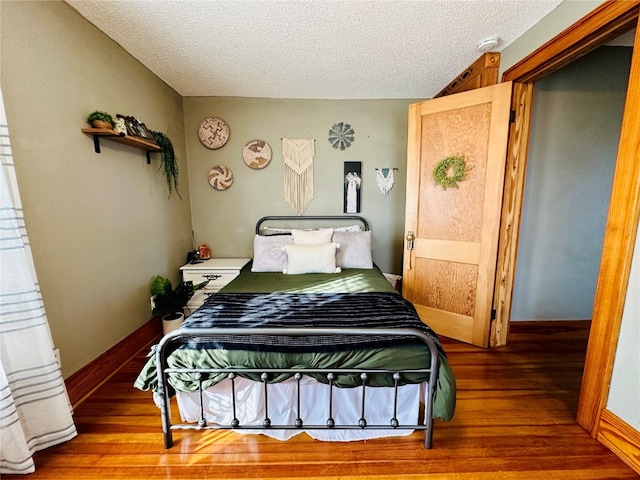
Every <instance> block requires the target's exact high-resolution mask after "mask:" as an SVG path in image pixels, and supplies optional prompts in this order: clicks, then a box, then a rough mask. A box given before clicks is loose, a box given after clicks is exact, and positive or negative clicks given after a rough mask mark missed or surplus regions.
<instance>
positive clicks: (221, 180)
mask: <svg viewBox="0 0 640 480" xmlns="http://www.w3.org/2000/svg"><path fill="white" fill-rule="evenodd" d="M207 178H208V179H209V185H211V186H212V187H213V188H215V189H216V190H226V189H227V188H229V187H230V186H231V184H232V183H233V172H232V171H231V170H229V168H228V167H225V166H224V165H216V166H215V167H213V168H212V169H211V170H209V175H208V176H207Z"/></svg>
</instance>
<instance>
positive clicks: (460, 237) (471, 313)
mask: <svg viewBox="0 0 640 480" xmlns="http://www.w3.org/2000/svg"><path fill="white" fill-rule="evenodd" d="M510 105H511V83H510V82H508V83H502V84H499V85H495V86H491V87H485V88H480V89H477V90H472V91H469V92H464V93H459V94H456V95H451V96H446V97H442V98H437V99H433V100H427V101H424V102H420V103H416V104H413V105H410V107H409V138H408V146H407V155H408V159H407V199H406V202H407V203H406V216H405V232H406V233H407V234H409V232H412V235H413V237H414V239H413V241H412V242H411V241H408V240H405V252H404V254H405V255H404V265H403V294H404V296H405V297H406V298H407V299H408V300H409V301H411V302H412V303H413V304H414V305H415V307H416V309H417V310H418V313H419V315H420V318H421V319H422V320H423V321H424V322H425V323H427V324H428V325H430V326H431V327H432V328H433V329H434V330H435V331H436V332H437V333H438V334H440V335H444V336H446V337H450V338H454V339H457V340H460V341H463V342H466V343H471V344H473V345H478V346H481V347H487V346H488V343H489V333H490V322H491V310H492V301H493V290H494V288H493V287H494V281H495V271H496V254H497V246H498V236H499V227H500V211H501V206H502V189H503V184H504V169H505V158H506V149H507V139H508V129H509V116H510ZM455 155H462V156H463V157H464V159H465V163H466V166H467V167H466V179H465V180H463V181H461V182H459V183H458V185H457V187H455V188H447V189H444V188H442V187H441V186H440V185H437V184H436V183H435V182H434V180H433V178H432V171H433V169H434V167H435V166H436V165H437V164H438V163H439V162H440V161H441V160H443V159H444V158H447V157H451V156H455Z"/></svg>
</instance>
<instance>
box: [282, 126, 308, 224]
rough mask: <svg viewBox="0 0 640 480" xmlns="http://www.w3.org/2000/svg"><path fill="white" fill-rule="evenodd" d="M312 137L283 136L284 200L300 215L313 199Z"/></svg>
mask: <svg viewBox="0 0 640 480" xmlns="http://www.w3.org/2000/svg"><path fill="white" fill-rule="evenodd" d="M315 154H316V148H315V140H314V139H313V138H283V139H282V156H283V157H284V201H285V202H287V204H288V205H289V206H290V207H291V208H293V211H294V212H296V213H297V214H298V215H302V214H303V213H304V211H305V210H306V209H307V207H308V206H309V203H311V200H313V157H314V156H315Z"/></svg>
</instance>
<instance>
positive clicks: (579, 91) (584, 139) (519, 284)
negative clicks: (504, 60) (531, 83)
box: [511, 47, 631, 320]
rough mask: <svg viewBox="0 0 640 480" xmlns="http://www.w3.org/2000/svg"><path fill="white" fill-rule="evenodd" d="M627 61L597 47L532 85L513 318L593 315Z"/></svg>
mask: <svg viewBox="0 0 640 480" xmlns="http://www.w3.org/2000/svg"><path fill="white" fill-rule="evenodd" d="M630 62H631V49H630V48H627V47H601V48H599V49H597V50H595V51H593V52H591V53H590V54H588V55H586V56H584V57H582V58H580V59H578V60H576V61H574V62H573V63H571V64H569V65H567V66H566V67H564V68H563V69H561V70H558V71H557V72H555V73H552V74H551V75H549V76H547V77H545V78H543V79H542V80H540V81H539V82H536V85H535V94H534V103H533V115H532V121H531V138H530V144H529V155H528V160H527V176H526V184H525V196H524V205H523V211H522V224H521V228H520V243H519V246H518V262H517V266H516V279H515V286H514V291H513V306H512V311H511V317H512V320H554V319H589V318H591V314H592V310H593V299H594V296H595V288H596V281H597V278H598V271H599V269H600V256H601V253H602V241H603V237H604V227H605V222H606V219H607V213H608V208H609V197H610V195H611V182H612V179H613V170H614V167H615V163H616V154H617V151H618V140H619V138H620V126H621V121H622V111H623V107H624V101H625V97H626V91H627V84H628V79H629V68H630Z"/></svg>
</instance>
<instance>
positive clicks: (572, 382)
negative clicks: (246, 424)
mask: <svg viewBox="0 0 640 480" xmlns="http://www.w3.org/2000/svg"><path fill="white" fill-rule="evenodd" d="M512 325H513V324H512ZM555 325H556V326H554V327H549V323H536V324H529V323H527V324H521V325H516V326H514V327H513V328H512V333H511V335H510V344H509V346H508V347H505V348H501V349H497V350H482V349H478V348H475V347H470V346H467V345H464V344H461V343H457V342H453V341H449V340H446V339H443V343H445V349H446V351H447V352H448V355H449V358H450V361H451V364H452V366H453V370H454V372H455V374H456V377H457V382H458V405H457V410H456V414H455V417H454V419H453V420H452V421H451V422H449V423H445V422H442V421H436V424H435V431H434V448H433V449H432V450H425V449H424V448H423V435H422V434H421V433H415V434H413V435H411V436H408V437H399V438H393V439H380V440H370V441H366V442H354V443H323V442H318V441H314V440H311V439H310V438H309V437H307V436H306V435H304V434H303V435H299V436H297V437H295V438H294V439H292V440H290V441H288V442H279V441H277V440H271V439H268V438H265V437H261V436H256V435H239V434H235V433H233V432H211V431H209V432H205V433H198V432H176V433H175V435H174V438H175V440H176V444H175V446H174V447H173V448H172V449H170V450H165V449H164V448H163V446H162V434H161V430H160V416H159V413H158V410H157V409H156V407H155V406H154V405H153V403H152V401H151V398H150V394H149V393H147V392H140V391H137V390H135V389H134V388H132V386H131V385H132V383H133V381H134V378H135V376H136V374H137V372H138V370H139V369H140V366H141V365H142V363H143V362H144V360H145V359H144V355H142V354H141V355H139V356H138V357H136V358H135V359H134V360H133V361H131V362H128V363H127V364H126V365H124V367H123V369H122V370H121V371H120V372H119V373H117V374H116V375H115V376H114V377H113V378H112V379H111V380H110V381H109V382H108V383H107V384H106V385H104V386H103V387H102V388H100V389H99V390H98V391H97V392H95V393H94V394H93V395H91V396H90V397H89V398H88V399H87V400H86V401H85V402H84V403H82V404H81V405H80V406H79V407H78V408H77V409H76V412H75V420H76V423H77V427H78V430H79V432H80V434H79V436H78V437H77V438H75V439H74V440H72V441H70V442H68V443H66V444H63V445H59V446H57V447H53V448H50V449H48V450H46V451H44V452H39V453H38V454H36V456H35V461H36V473H34V474H33V475H29V476H28V477H19V476H13V475H7V476H3V479H5V480H9V479H15V478H22V479H24V478H28V479H29V480H31V479H33V480H35V479H75V480H81V479H110V480H112V479H146V480H151V479H167V478H171V479H181V480H184V479H212V478H252V479H255V478H265V479H275V478H318V479H328V478H344V479H364V478H395V479H410V478H434V479H527V480H529V479H538V478H540V479H542V478H544V479H563V480H566V479H589V480H593V479H620V478H637V475H636V474H635V473H634V472H633V471H632V470H631V469H630V468H629V467H627V466H626V465H625V464H624V463H623V462H622V461H621V460H619V459H618V458H617V457H616V456H615V455H614V454H613V453H611V452H610V451H609V450H608V449H606V448H605V447H603V446H602V445H601V444H600V443H598V442H597V441H595V440H593V439H592V438H591V437H590V436H589V435H588V434H587V433H586V432H585V431H584V430H583V429H582V428H580V427H579V426H578V425H577V424H576V423H575V421H574V417H575V412H576V406H577V398H578V391H579V386H580V378H581V374H582V366H583V361H584V356H585V348H586V339H587V335H588V323H586V322H562V323H557V324H555Z"/></svg>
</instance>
